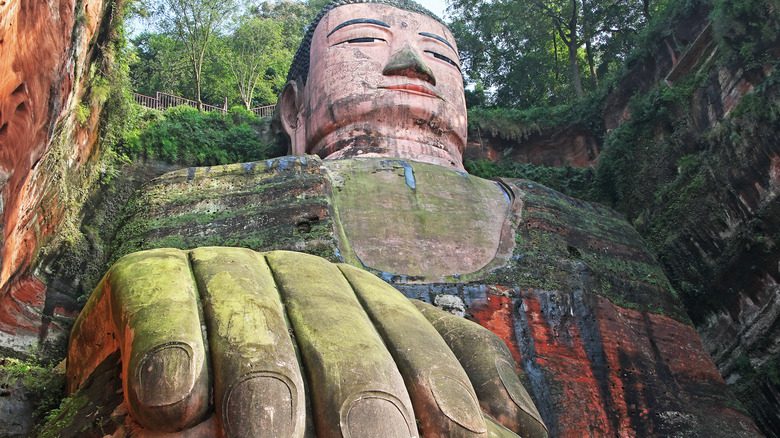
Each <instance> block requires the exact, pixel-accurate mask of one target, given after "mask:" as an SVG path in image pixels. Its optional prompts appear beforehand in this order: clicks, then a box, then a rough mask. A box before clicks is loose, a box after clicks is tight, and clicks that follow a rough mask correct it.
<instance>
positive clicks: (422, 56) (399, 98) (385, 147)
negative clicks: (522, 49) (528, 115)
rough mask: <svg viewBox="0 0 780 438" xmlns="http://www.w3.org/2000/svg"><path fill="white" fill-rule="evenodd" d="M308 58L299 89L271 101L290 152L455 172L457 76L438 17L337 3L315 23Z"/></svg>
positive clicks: (461, 127) (458, 161) (461, 104)
mask: <svg viewBox="0 0 780 438" xmlns="http://www.w3.org/2000/svg"><path fill="white" fill-rule="evenodd" d="M345 24H346V25H345ZM310 57H311V59H313V60H316V62H312V63H311V65H310V67H309V77H308V81H307V83H306V86H305V87H301V85H302V84H297V85H293V84H290V85H288V87H287V88H286V89H285V92H284V93H283V95H282V97H281V106H282V122H283V125H284V127H285V129H286V130H287V132H288V134H289V135H290V138H291V140H292V152H293V153H294V154H303V153H309V154H317V155H319V156H320V157H323V158H329V159H336V158H349V157H358V156H362V157H378V156H385V157H398V158H407V159H413V160H416V161H423V162H428V163H434V164H440V165H443V166H447V167H455V168H459V169H462V168H463V163H462V161H463V160H462V154H463V149H464V148H465V146H466V101H465V98H464V94H463V77H462V75H461V73H460V67H459V66H458V62H459V57H458V52H457V46H456V44H455V39H454V38H453V37H452V33H451V32H450V31H449V29H447V27H446V26H444V25H443V24H442V23H440V22H438V21H437V20H434V19H433V18H431V17H428V16H425V15H421V14H416V13H413V12H409V11H404V10H401V9H397V8H394V7H391V6H387V5H382V4H353V5H347V6H341V7H338V8H335V9H334V10H332V11H331V12H330V13H328V14H327V15H326V16H325V17H324V18H323V19H322V21H320V23H319V24H318V26H317V28H316V30H315V32H314V36H313V38H312V42H311V52H310ZM334 78H339V80H334ZM299 87H301V88H299Z"/></svg>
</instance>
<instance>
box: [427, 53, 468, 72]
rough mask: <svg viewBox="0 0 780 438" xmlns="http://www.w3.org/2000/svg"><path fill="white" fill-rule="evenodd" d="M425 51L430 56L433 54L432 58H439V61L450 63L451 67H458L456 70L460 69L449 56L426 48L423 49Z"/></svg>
mask: <svg viewBox="0 0 780 438" xmlns="http://www.w3.org/2000/svg"><path fill="white" fill-rule="evenodd" d="M425 53H429V54H430V55H431V56H433V57H434V58H436V59H439V60H441V61H444V62H446V63H447V64H450V65H452V66H453V67H455V68H457V69H458V71H460V66H459V65H458V63H456V62H455V61H453V60H451V59H450V58H448V57H446V56H444V55H442V54H441V53H436V52H433V51H431V50H426V51H425Z"/></svg>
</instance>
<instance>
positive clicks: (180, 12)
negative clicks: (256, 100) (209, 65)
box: [156, 0, 237, 103]
mask: <svg viewBox="0 0 780 438" xmlns="http://www.w3.org/2000/svg"><path fill="white" fill-rule="evenodd" d="M236 8H237V6H236V0H159V2H158V3H157V8H156V13H157V15H158V16H160V17H161V18H162V29H163V30H164V31H169V32H171V33H172V34H173V35H174V36H175V37H176V38H177V40H178V41H179V42H181V44H182V45H183V46H184V52H185V54H186V57H187V59H188V60H189V62H190V68H191V70H192V77H193V80H194V83H195V100H197V101H198V103H202V100H201V88H202V83H203V76H202V74H203V62H204V59H205V56H206V51H207V49H208V47H209V43H210V42H211V40H212V38H213V37H214V35H215V34H217V32H218V30H219V29H220V27H221V26H222V25H223V24H225V23H226V22H227V20H229V19H230V18H231V17H232V16H233V14H234V13H235V11H236Z"/></svg>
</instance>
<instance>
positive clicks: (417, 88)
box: [379, 84, 441, 99]
mask: <svg viewBox="0 0 780 438" xmlns="http://www.w3.org/2000/svg"><path fill="white" fill-rule="evenodd" d="M379 88H382V89H385V90H396V91H403V92H406V93H412V94H419V95H423V96H430V97H438V98H439V99H441V96H439V95H438V94H436V93H435V92H434V91H433V90H431V89H430V88H428V87H426V86H423V85H417V84H397V85H380V86H379Z"/></svg>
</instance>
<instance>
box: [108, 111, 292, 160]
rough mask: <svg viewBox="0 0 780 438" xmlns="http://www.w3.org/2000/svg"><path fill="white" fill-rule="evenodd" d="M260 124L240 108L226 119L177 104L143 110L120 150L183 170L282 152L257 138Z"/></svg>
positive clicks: (260, 134) (226, 116)
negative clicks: (167, 163)
mask: <svg viewBox="0 0 780 438" xmlns="http://www.w3.org/2000/svg"><path fill="white" fill-rule="evenodd" d="M265 130H267V125H266V122H264V121H263V120H261V119H259V118H258V117H256V116H255V115H254V114H252V113H251V112H249V111H246V110H245V109H243V108H241V107H233V108H231V109H230V111H229V112H228V114H227V115H222V114H220V113H218V112H208V113H206V112H199V111H198V110H196V109H194V108H191V107H187V106H182V107H174V108H171V109H169V110H167V111H165V112H162V113H161V112H158V111H146V112H144V113H143V114H142V116H141V119H140V123H139V126H138V127H137V128H136V129H135V130H134V131H133V132H132V133H131V134H130V135H128V138H127V141H126V143H125V145H124V152H125V153H127V154H128V155H129V156H132V157H137V156H142V157H145V158H153V159H159V160H163V161H166V162H169V163H176V164H182V165H186V166H205V165H215V164H228V163H237V162H246V161H256V160H262V159H265V158H269V157H270V156H277V155H281V154H282V153H284V151H280V150H279V149H278V146H275V145H274V143H273V142H272V141H270V140H267V139H266V140H264V139H263V137H262V135H263V133H264V131H265Z"/></svg>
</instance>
